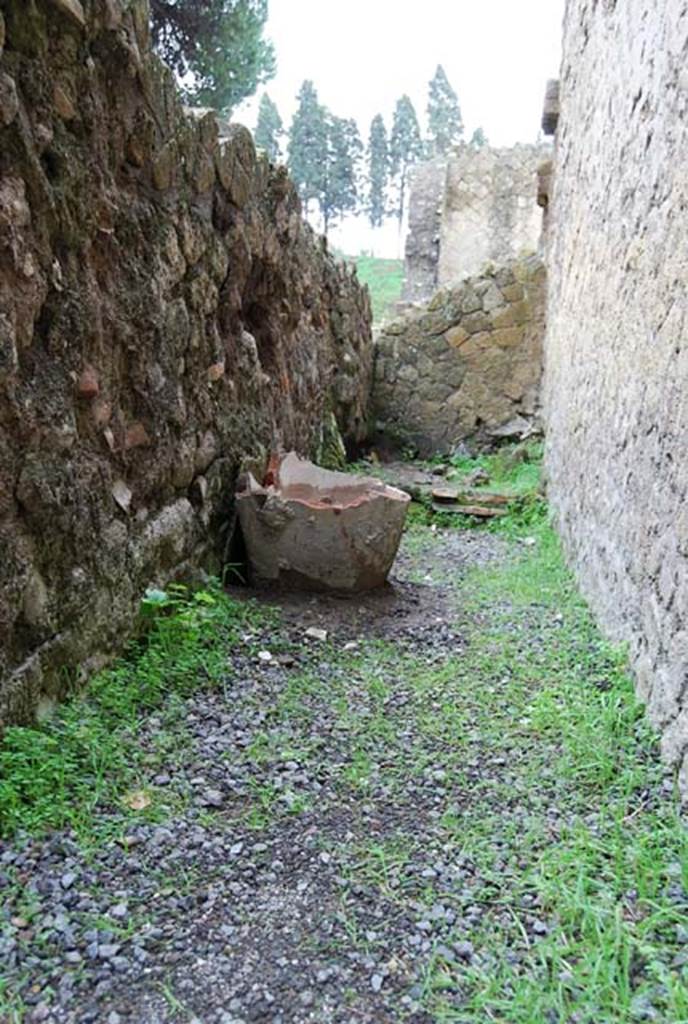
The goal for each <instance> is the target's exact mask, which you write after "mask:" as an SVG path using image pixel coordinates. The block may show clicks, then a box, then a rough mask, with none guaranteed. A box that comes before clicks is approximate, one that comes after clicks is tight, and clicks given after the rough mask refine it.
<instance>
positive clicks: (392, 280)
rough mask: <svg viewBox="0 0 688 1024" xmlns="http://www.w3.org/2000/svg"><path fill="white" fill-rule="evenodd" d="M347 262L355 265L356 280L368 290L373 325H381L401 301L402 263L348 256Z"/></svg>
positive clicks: (372, 257)
mask: <svg viewBox="0 0 688 1024" xmlns="http://www.w3.org/2000/svg"><path fill="white" fill-rule="evenodd" d="M347 260H348V261H349V262H350V263H354V264H355V265H356V270H357V272H358V280H359V281H360V282H361V284H367V285H368V288H369V289H370V299H371V303H372V307H373V323H375V324H379V323H382V321H383V320H386V319H388V318H389V317H391V316H393V315H394V305H395V303H397V302H398V301H399V300H400V299H401V289H402V285H403V283H404V261H403V260H383V259H377V258H376V257H374V256H349V257H347Z"/></svg>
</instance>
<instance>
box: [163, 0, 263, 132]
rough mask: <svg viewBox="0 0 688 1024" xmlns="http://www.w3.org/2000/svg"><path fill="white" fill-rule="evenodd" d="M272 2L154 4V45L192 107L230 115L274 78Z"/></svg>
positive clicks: (176, 0)
mask: <svg viewBox="0 0 688 1024" xmlns="http://www.w3.org/2000/svg"><path fill="white" fill-rule="evenodd" d="M267 16H268V0H203V2H199V0H151V30H152V35H153V44H154V46H155V48H156V50H157V51H158V53H159V54H160V56H161V57H162V58H163V60H165V61H166V62H167V63H168V64H169V65H170V67H171V68H172V70H173V71H174V72H175V74H176V75H177V77H178V78H179V79H180V82H181V87H182V91H183V92H184V94H185V97H186V99H187V101H188V102H189V103H193V104H196V105H199V106H212V107H215V108H216V109H217V110H221V111H225V112H226V111H231V110H232V109H233V108H234V107H236V106H237V104H238V103H240V102H241V101H242V100H243V99H245V98H246V97H247V96H250V95H251V94H252V93H254V92H255V91H256V89H257V87H258V86H259V85H260V84H261V83H263V82H266V81H268V79H270V78H272V76H273V75H274V73H275V54H274V50H273V48H272V44H271V43H269V42H267V41H266V40H264V39H263V30H264V28H265V22H266V20H267Z"/></svg>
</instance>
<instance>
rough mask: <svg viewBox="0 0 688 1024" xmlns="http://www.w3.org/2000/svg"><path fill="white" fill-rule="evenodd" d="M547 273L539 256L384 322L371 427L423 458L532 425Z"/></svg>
mask: <svg viewBox="0 0 688 1024" xmlns="http://www.w3.org/2000/svg"><path fill="white" fill-rule="evenodd" d="M544 302H545V272H544V267H543V265H542V263H541V262H540V260H539V259H538V258H537V257H531V258H529V259H525V260H520V261H514V262H512V263H509V264H505V265H504V266H502V267H492V268H491V269H489V270H487V271H486V272H485V273H484V274H483V275H482V276H480V277H475V278H469V279H468V280H466V281H464V282H462V283H461V284H459V285H456V286H455V287H453V288H445V289H442V290H440V291H439V292H437V294H436V295H435V296H434V297H433V299H432V300H431V301H430V302H429V303H428V304H427V305H426V306H421V307H417V308H414V309H411V310H409V311H408V312H406V313H405V314H403V315H402V316H400V317H399V318H398V319H396V320H394V321H392V322H391V323H389V324H387V325H386V326H385V327H383V329H382V331H381V332H380V335H379V337H378V339H377V343H376V358H375V383H374V391H373V414H374V417H375V421H376V429H377V430H379V431H380V432H381V433H382V434H384V435H386V437H387V438H390V439H393V440H396V441H398V442H399V443H400V444H402V445H403V444H404V443H410V444H413V445H415V446H416V447H417V448H418V449H419V450H420V451H421V453H422V454H424V455H431V454H433V453H435V452H449V451H451V450H452V448H454V447H455V446H456V445H457V444H458V443H459V442H461V441H467V440H468V441H470V443H471V446H472V447H474V448H480V447H483V446H489V445H491V444H494V443H495V442H496V441H497V440H499V439H503V438H506V437H512V438H517V437H520V436H522V435H523V434H524V433H525V432H527V431H529V430H530V429H531V427H532V425H533V421H534V419H535V418H536V415H537V411H538V399H539V387H540V377H541V372H542V340H543V335H544Z"/></svg>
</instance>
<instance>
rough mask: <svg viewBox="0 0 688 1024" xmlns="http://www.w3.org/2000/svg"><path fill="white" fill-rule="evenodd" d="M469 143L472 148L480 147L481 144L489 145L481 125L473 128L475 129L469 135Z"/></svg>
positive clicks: (481, 146)
mask: <svg viewBox="0 0 688 1024" xmlns="http://www.w3.org/2000/svg"><path fill="white" fill-rule="evenodd" d="M469 145H471V146H473V148H474V149H482V148H483V146H489V142H488V141H487V136H486V135H485V132H484V131H483V130H482V128H481V127H478V128H476V129H475V131H474V132H473V134H472V135H471V139H470V143H469Z"/></svg>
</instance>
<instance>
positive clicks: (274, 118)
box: [255, 92, 284, 163]
mask: <svg viewBox="0 0 688 1024" xmlns="http://www.w3.org/2000/svg"><path fill="white" fill-rule="evenodd" d="M283 134H284V125H283V123H282V118H281V117H280V114H279V110H278V109H277V106H276V105H275V104H274V103H273V102H272V100H271V99H270V97H269V96H268V94H267V93H266V92H264V93H263V95H262V96H261V99H260V107H259V108H258V123H257V124H256V131H255V140H256V146H259V147H260V148H261V149H264V150H265V152H266V153H267V155H268V157H269V158H270V160H272V162H273V163H276V161H277V160H279V157H280V139H281V137H282V135H283Z"/></svg>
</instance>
